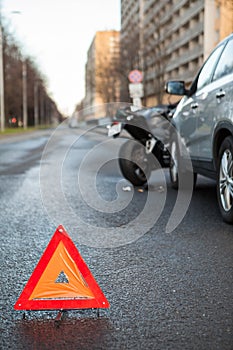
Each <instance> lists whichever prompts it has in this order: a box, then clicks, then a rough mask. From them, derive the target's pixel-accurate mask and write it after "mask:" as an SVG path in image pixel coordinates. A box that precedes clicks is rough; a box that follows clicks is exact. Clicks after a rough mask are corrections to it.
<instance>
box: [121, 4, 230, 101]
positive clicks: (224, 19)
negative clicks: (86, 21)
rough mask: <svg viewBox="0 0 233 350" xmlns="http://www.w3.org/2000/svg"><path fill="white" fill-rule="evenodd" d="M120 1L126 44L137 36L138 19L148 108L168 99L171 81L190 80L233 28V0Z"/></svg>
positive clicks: (141, 65) (139, 43) (123, 39)
mask: <svg viewBox="0 0 233 350" xmlns="http://www.w3.org/2000/svg"><path fill="white" fill-rule="evenodd" d="M121 5H122V6H121V15H122V18H121V40H122V42H121V46H123V47H124V42H125V43H126V42H127V39H129V38H130V37H132V30H133V27H132V25H131V23H132V21H133V23H134V27H135V28H134V31H135V35H136V36H137V37H138V52H139V58H140V65H139V68H140V69H142V70H143V73H144V81H143V83H144V95H145V97H144V104H145V105H147V106H150V105H154V104H156V103H161V102H162V101H164V92H163V87H164V82H165V81H166V80H168V79H182V80H185V81H186V82H187V83H190V82H191V81H192V79H193V77H194V75H195V74H196V72H197V71H198V69H199V67H200V66H201V64H202V62H203V60H204V59H205V58H206V57H207V56H208V54H209V53H210V51H211V50H212V49H213V48H214V46H215V45H216V44H217V43H218V42H219V41H220V40H222V39H223V38H224V37H225V36H227V35H228V34H230V33H231V32H233V1H232V0H163V1H159V0H130V1H129V0H122V1H121ZM136 23H137V25H136ZM136 33H140V34H136ZM133 46H136V44H135V42H134V43H133Z"/></svg>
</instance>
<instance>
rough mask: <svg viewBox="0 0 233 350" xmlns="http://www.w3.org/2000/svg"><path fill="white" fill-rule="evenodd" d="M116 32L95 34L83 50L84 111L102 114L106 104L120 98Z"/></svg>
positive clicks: (92, 114) (90, 116)
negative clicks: (84, 76)
mask: <svg viewBox="0 0 233 350" xmlns="http://www.w3.org/2000/svg"><path fill="white" fill-rule="evenodd" d="M119 34H120V33H119V31H115V30H111V31H99V32H97V33H96V35H95V37H94V39H93V41H92V43H91V45H90V48H89V50H88V53H87V63H86V94H85V99H84V113H86V115H87V118H90V119H91V118H99V117H104V116H106V114H107V104H110V103H111V102H119V101H120V82H119V56H120V47H119Z"/></svg>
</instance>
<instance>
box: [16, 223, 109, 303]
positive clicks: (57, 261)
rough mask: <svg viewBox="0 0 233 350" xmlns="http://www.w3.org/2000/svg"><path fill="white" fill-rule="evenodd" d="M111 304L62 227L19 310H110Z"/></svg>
mask: <svg viewBox="0 0 233 350" xmlns="http://www.w3.org/2000/svg"><path fill="white" fill-rule="evenodd" d="M108 307H109V302H108V300H107V299H106V297H105V296H104V294H103V292H102V291H101V289H100V287H99V286H98V284H97V282H96V281H95V279H94V277H93V276H92V274H91V272H90V270H89V269H88V267H87V265H86V264H85V262H84V260H83V259H82V257H81V255H80V253H79V251H78V250H77V248H76V247H75V245H74V243H73V242H72V240H71V238H70V237H69V235H68V234H67V232H66V231H65V229H64V227H63V226H62V225H60V226H58V228H57V229H56V231H55V233H54V235H53V237H52V239H51V241H50V242H49V244H48V246H47V248H46V249H45V251H44V253H43V255H42V257H41V259H40V261H39V263H38V264H37V266H36V268H35V270H34V271H33V273H32V275H31V277H30V278H29V280H28V282H27V284H26V286H25V288H24V290H23V291H22V293H21V295H20V297H19V299H18V300H17V302H16V303H15V306H14V308H15V310H52V309H61V310H62V309H86V308H108Z"/></svg>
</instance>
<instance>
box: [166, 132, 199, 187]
mask: <svg viewBox="0 0 233 350" xmlns="http://www.w3.org/2000/svg"><path fill="white" fill-rule="evenodd" d="M181 164H182V159H181V156H180V150H179V144H178V141H177V137H176V135H175V134H174V135H173V136H172V137H171V141H170V163H169V173H170V182H171V187H172V188H173V189H175V190H177V189H178V187H179V176H180V177H181V181H182V188H184V189H186V188H188V187H189V186H190V176H192V177H193V179H192V180H193V189H194V188H195V186H196V182H197V173H194V172H193V171H189V170H187V169H186V168H184V167H182V165H181Z"/></svg>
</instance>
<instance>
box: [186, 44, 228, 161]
mask: <svg viewBox="0 0 233 350" xmlns="http://www.w3.org/2000/svg"><path fill="white" fill-rule="evenodd" d="M223 48H224V45H221V46H219V47H217V48H216V49H215V50H214V51H213V53H212V54H211V55H210V56H209V58H208V59H207V61H206V62H205V63H204V65H203V66H202V68H201V70H200V72H199V74H198V78H197V80H196V82H195V83H196V91H195V93H194V94H193V96H192V99H193V101H192V104H191V106H190V107H191V109H192V111H193V113H194V114H195V116H196V128H195V138H194V139H193V142H194V143H195V148H194V147H193V149H194V152H193V153H192V154H191V156H192V158H194V159H198V160H200V158H206V157H209V156H210V152H209V150H210V143H211V134H212V130H213V125H214V118H213V113H214V110H215V107H216V98H215V97H213V84H214V83H213V82H212V78H213V74H214V71H215V67H216V65H217V63H218V60H219V58H220V55H221V53H222V51H223Z"/></svg>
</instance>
